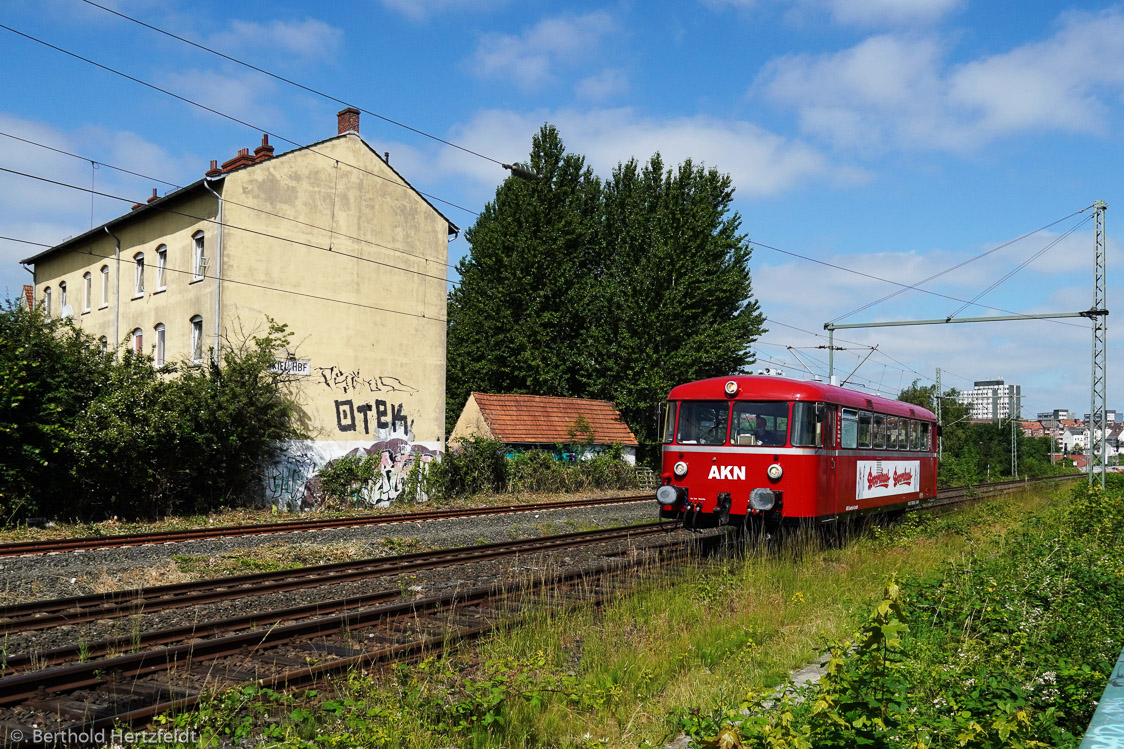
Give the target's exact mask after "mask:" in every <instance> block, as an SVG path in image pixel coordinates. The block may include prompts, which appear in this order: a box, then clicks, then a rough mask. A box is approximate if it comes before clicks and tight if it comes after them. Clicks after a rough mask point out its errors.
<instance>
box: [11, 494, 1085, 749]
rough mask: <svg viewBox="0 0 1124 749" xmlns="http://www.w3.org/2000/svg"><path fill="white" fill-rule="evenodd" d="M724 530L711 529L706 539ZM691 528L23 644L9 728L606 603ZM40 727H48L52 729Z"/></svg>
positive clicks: (52, 614)
mask: <svg viewBox="0 0 1124 749" xmlns="http://www.w3.org/2000/svg"><path fill="white" fill-rule="evenodd" d="M1060 478H1063V479H1065V478H1071V477H1060ZM1028 483H1030V482H1024V481H1011V482H1003V483H996V484H991V485H987V486H984V487H975V488H971V489H957V490H946V491H943V492H941V493H940V495H939V496H938V498H937V499H936V500H934V501H933V502H931V503H929V504H928V505H927V507H935V506H942V507H947V506H951V505H954V504H959V503H962V502H966V501H972V500H975V499H982V498H985V497H987V496H993V495H995V494H999V493H1004V492H1006V491H1011V490H1013V489H1017V488H1019V487H1021V486H1024V485H1026V484H1028ZM646 499H648V498H647V497H646ZM669 529H670V528H669V524H663V525H655V524H653V525H648V526H632V527H628V528H615V529H603V530H599V531H587V532H583V533H570V534H564V535H561V536H550V537H544V538H537V539H531V540H529V541H517V542H510V543H502V544H489V545H487V546H478V547H462V548H458V549H451V550H443V551H439V552H421V553H416V554H408V555H404V556H401V557H393V558H385V559H376V560H363V561H361V562H354V563H342V564H333V565H321V566H319V567H312V568H305V569H300V570H289V571H281V572H271V573H258V574H254V575H244V576H240V577H237V578H227V579H223V580H211V581H205V582H203V583H197V584H194V585H187V584H185V585H174V586H161V587H160V588H152V589H150V590H148V591H123V592H118V593H109V594H103V595H97V596H84V597H78V598H72V599H63V600H61V601H39V602H35V603H33V604H25V605H22V606H10V607H5V608H4V609H0V619H2V620H3V621H2V626H4V627H7V628H8V629H5V630H3V631H6V632H16V631H22V630H24V629H39V628H41V627H43V626H58V625H59V624H60V623H73V622H74V621H89V620H91V619H103V618H112V617H114V616H125V615H130V614H135V613H137V612H138V611H153V610H159V608H169V607H176V606H188V605H196V604H197V603H199V602H201V601H202V602H206V601H208V600H222V598H223V597H226V598H244V597H247V596H253V595H261V594H262V593H258V592H257V591H258V590H261V589H263V588H265V587H266V586H276V588H275V589H276V590H291V589H294V588H293V586H296V587H305V586H319V585H326V584H330V583H331V582H334V581H339V580H340V579H341V578H340V577H339V576H348V575H354V576H362V577H373V576H379V575H391V574H396V573H398V572H402V571H408V570H413V569H432V568H434V567H438V566H448V565H456V564H467V563H469V562H473V561H483V560H487V559H497V558H503V557H504V556H508V557H511V556H518V555H528V554H532V553H537V552H543V551H550V550H552V549H563V548H572V547H576V546H586V545H591V544H596V543H604V542H608V541H612V540H620V539H622V538H624V539H633V538H641V537H644V536H648V535H652V534H658V533H663V532H665V531H667V530H669ZM713 538H715V537H713V536H711V537H704V539H703V542H704V543H706V542H708V539H713ZM692 542H694V543H697V542H699V538H698V537H696V536H690V537H687V536H684V535H681V534H676V535H675V536H674V537H673V538H672V539H669V540H668V541H667V542H665V543H662V544H654V545H651V546H648V547H646V548H647V549H649V552H648V553H647V554H646V558H644V559H641V560H629V561H625V560H614V561H610V562H608V563H605V564H602V565H598V566H597V567H595V568H587V569H585V570H582V571H580V572H570V573H567V574H559V575H554V576H551V577H549V578H539V579H536V580H528V581H526V582H525V584H524V585H522V586H518V587H514V586H512V585H510V584H508V585H493V586H490V587H480V588H475V589H473V590H468V591H461V592H457V593H454V594H450V595H444V596H433V597H429V598H423V599H419V600H412V601H403V600H402V599H401V591H400V589H398V588H394V589H393V590H391V589H387V590H382V591H374V592H368V593H365V594H363V595H359V596H353V597H350V598H342V599H337V600H331V601H323V602H319V603H314V604H306V605H303V606H298V607H294V608H289V609H284V610H277V611H266V612H257V613H252V614H247V615H243V616H239V617H233V618H228V619H223V620H218V621H211V622H203V623H197V624H193V625H191V626H186V627H175V628H167V629H163V630H155V631H150V632H140V633H137V634H134V635H132V636H131V637H130V638H126V640H124V641H123V640H122V639H117V640H104V641H100V642H91V643H87V644H84V645H82V646H73V647H67V648H55V649H53V650H49V651H41V652H37V653H30V654H15V655H11V656H8V657H7V658H6V660H5V662H4V664H3V665H4V672H3V674H4V676H3V678H0V742H4V741H7V744H5V745H27V744H28V742H27V741H26V740H21V741H12V738H13V733H12V732H13V731H20V732H21V733H22V735H23V736H24V737H27V736H30V735H31V734H29V733H27V728H26V727H27V725H29V723H28V721H29V720H37V719H38V720H43V719H44V718H49V719H50V720H48V723H51V725H52V726H53V728H54V729H55V730H65V731H81V730H87V731H89V730H96V729H99V728H106V727H109V726H116V725H122V724H128V725H131V724H137V723H141V722H144V721H146V720H147V719H149V718H151V717H152V716H154V715H156V714H158V713H161V712H166V711H169V710H183V709H187V708H190V707H191V706H192V705H194V704H195V703H196V702H197V701H198V699H199V697H200V694H202V693H204V692H205V691H206V690H212V689H221V688H225V687H230V686H234V685H237V684H240V683H245V682H248V681H253V682H255V683H258V684H260V685H262V686H265V687H269V688H274V689H281V688H293V687H299V686H302V685H306V684H309V683H311V682H314V681H318V680H322V679H323V678H324V677H325V676H328V675H330V674H335V673H342V672H344V671H346V670H347V669H349V668H353V667H355V666H360V665H367V664H371V663H377V662H380V661H389V660H393V659H398V658H403V657H408V656H411V655H413V654H416V653H418V652H420V651H423V650H425V649H426V648H436V647H441V646H444V645H446V644H448V643H450V642H452V641H455V640H458V641H463V640H466V639H471V638H474V637H477V636H479V635H480V634H483V633H485V632H488V631H490V630H491V629H492V628H493V627H494V626H496V625H497V624H499V623H508V622H513V621H515V620H517V619H518V618H519V616H520V613H519V612H520V611H521V610H522V608H523V607H524V606H525V605H526V603H527V596H528V595H532V596H538V598H536V599H535V600H538V601H540V602H541V600H542V599H541V596H543V595H545V591H554V593H552V594H551V595H553V596H554V597H553V598H552V599H551V601H552V604H551V605H554V606H558V605H577V604H588V603H591V602H592V603H597V602H599V601H601V600H604V599H605V598H606V597H607V596H611V595H620V594H621V593H622V592H623V591H624V590H625V587H626V585H627V581H628V580H630V579H632V578H634V577H635V575H634V574H631V573H632V572H634V571H635V570H636V568H637V566H642V565H645V564H656V563H658V562H659V561H660V560H662V561H665V562H666V560H668V559H672V558H678V557H679V556H680V555H682V554H685V553H687V552H686V550H687V549H688V548H689V545H690V544H691V543H692ZM380 565H381V566H380ZM349 568H353V569H349ZM614 576H615V577H614ZM352 579H356V578H352ZM193 597H194V598H193ZM45 622H54V623H52V624H46V623H45ZM126 651H131V652H126ZM122 653H124V654H122ZM115 654H116V655H115ZM36 716H38V717H36ZM52 721H53V723H52ZM39 738H40V740H42V739H43V734H40V735H39Z"/></svg>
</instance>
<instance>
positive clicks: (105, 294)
mask: <svg viewBox="0 0 1124 749" xmlns="http://www.w3.org/2000/svg"><path fill="white" fill-rule="evenodd" d="M101 306H103V307H108V306H109V266H108V265H103V266H102V267H101Z"/></svg>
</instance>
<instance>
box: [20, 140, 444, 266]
mask: <svg viewBox="0 0 1124 749" xmlns="http://www.w3.org/2000/svg"><path fill="white" fill-rule="evenodd" d="M0 135H3V136H4V137H6V138H12V139H13V140H18V141H21V142H23V143H27V144H29V145H32V146H38V147H39V148H44V149H46V150H48V151H54V152H55V153H60V154H63V155H64V156H70V157H72V158H75V159H78V160H79V161H89V162H90V163H91V164H95V163H96V164H100V165H101V166H104V167H108V168H110V169H114V170H116V171H119V172H124V173H126V174H131V175H133V176H134V177H140V178H142V179H150V180H153V181H154V182H160V183H162V184H165V185H170V186H172V187H175V188H177V189H179V188H180V187H181V186H180V185H177V184H175V183H172V182H167V181H165V180H162V179H159V178H157V177H152V176H150V175H147V174H141V173H139V172H133V171H130V170H128V169H124V168H122V167H119V166H114V165H113V164H107V163H105V162H104V161H97V160H95V159H91V158H89V157H88V156H81V155H79V154H76V153H71V152H70V151H64V150H62V149H61V148H55V147H54V146H48V145H46V144H44V143H38V142H36V141H33V140H28V139H27V138H21V137H19V136H17V135H12V134H11V133H5V132H3V131H0ZM223 200H224V201H225V202H226V203H228V204H230V205H236V206H238V207H239V208H245V209H247V210H251V211H257V212H258V213H263V214H265V215H266V216H272V217H273V218H279V219H282V220H284V221H291V222H292V223H294V224H298V225H300V226H307V227H309V228H310V229H317V230H319V231H323V232H328V233H330V234H332V235H334V236H338V237H342V238H344V239H351V240H353V241H356V242H362V243H363V244H369V245H371V246H373V247H379V248H382V249H384V250H390V251H391V252H401V253H402V254H403V255H408V256H410V257H414V258H418V259H422V260H426V261H427V262H432V263H436V264H438V265H444V266H445V267H446V268H455V267H456V266H455V265H454V264H453V263H446V262H439V261H437V260H430V259H429V258H426V257H425V256H424V255H418V254H416V253H413V252H409V251H407V250H403V249H401V248H400V247H391V246H390V245H385V244H380V243H379V242H375V241H372V240H370V239H364V238H363V237H353V236H351V235H349V234H344V233H342V232H339V231H336V230H335V229H332V228H329V227H326V226H317V225H316V224H311V223H308V222H306V221H301V220H299V219H295V218H291V217H289V216H284V215H282V214H280V213H274V212H273V211H267V210H266V209H264V208H259V207H258V206H253V205H248V204H246V203H239V202H238V201H236V200H232V199H230V198H227V197H225V196H224V197H223ZM450 283H454V282H453V281H450Z"/></svg>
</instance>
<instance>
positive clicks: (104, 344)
mask: <svg viewBox="0 0 1124 749" xmlns="http://www.w3.org/2000/svg"><path fill="white" fill-rule="evenodd" d="M101 352H102V353H103V354H108V353H109V338H107V337H106V336H102V337H101Z"/></svg>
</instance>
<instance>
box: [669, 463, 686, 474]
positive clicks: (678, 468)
mask: <svg viewBox="0 0 1124 749" xmlns="http://www.w3.org/2000/svg"><path fill="white" fill-rule="evenodd" d="M671 471H672V473H674V474H675V478H677V479H681V478H683V477H684V476H686V475H687V464H686V463H684V462H683V461H682V460H681V461H679V462H678V463H676V464H675V465H674V466H672V468H671Z"/></svg>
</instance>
